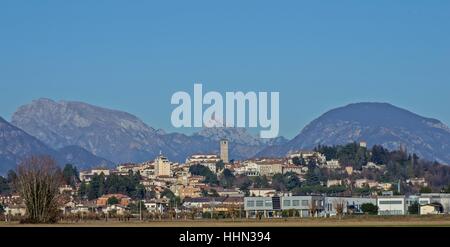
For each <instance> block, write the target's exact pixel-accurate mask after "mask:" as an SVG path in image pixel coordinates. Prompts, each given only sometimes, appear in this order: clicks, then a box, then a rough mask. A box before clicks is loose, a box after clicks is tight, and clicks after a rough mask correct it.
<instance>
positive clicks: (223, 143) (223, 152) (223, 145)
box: [220, 139, 229, 163]
mask: <svg viewBox="0 0 450 247" xmlns="http://www.w3.org/2000/svg"><path fill="white" fill-rule="evenodd" d="M220 159H221V160H222V161H223V162H224V163H228V162H229V160H228V140H227V139H222V140H220Z"/></svg>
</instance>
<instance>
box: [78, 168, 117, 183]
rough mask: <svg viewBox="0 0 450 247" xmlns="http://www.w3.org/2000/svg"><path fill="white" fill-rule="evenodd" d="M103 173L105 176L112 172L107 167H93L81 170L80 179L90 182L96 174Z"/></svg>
mask: <svg viewBox="0 0 450 247" xmlns="http://www.w3.org/2000/svg"><path fill="white" fill-rule="evenodd" d="M102 173H103V175H105V176H109V175H110V173H111V172H110V170H109V169H107V168H93V169H91V170H87V171H80V180H81V181H85V182H90V181H91V180H92V177H93V176H94V175H100V174H102Z"/></svg>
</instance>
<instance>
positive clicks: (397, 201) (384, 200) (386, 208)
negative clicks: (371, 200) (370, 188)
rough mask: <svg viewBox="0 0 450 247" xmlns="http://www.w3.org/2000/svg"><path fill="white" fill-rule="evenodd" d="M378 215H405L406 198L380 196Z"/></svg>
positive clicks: (378, 199)
mask: <svg viewBox="0 0 450 247" xmlns="http://www.w3.org/2000/svg"><path fill="white" fill-rule="evenodd" d="M377 206H378V215H405V214H406V200H405V196H380V197H378V198H377Z"/></svg>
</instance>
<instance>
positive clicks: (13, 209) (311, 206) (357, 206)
mask: <svg viewBox="0 0 450 247" xmlns="http://www.w3.org/2000/svg"><path fill="white" fill-rule="evenodd" d="M361 145H363V144H361ZM299 159H301V160H302V163H303V164H298V163H297V162H294V160H299ZM312 160H313V161H314V163H315V164H316V165H317V166H318V167H320V168H325V169H330V170H336V171H340V172H342V173H347V174H348V175H352V174H358V173H361V172H362V171H355V170H354V169H353V168H352V167H351V166H342V165H341V164H340V163H339V161H338V160H327V159H326V157H325V155H323V154H321V153H318V152H314V151H299V152H295V153H291V154H289V155H288V156H287V157H285V158H270V159H251V160H244V161H235V162H229V159H228V141H227V140H222V141H220V154H219V155H217V154H195V155H191V156H190V157H188V158H187V159H186V161H185V162H184V163H175V162H171V161H170V160H169V159H167V158H166V157H164V156H163V155H162V154H160V155H159V156H157V157H156V158H155V159H154V160H152V161H147V162H143V163H139V164H132V163H130V164H121V165H118V166H117V167H116V168H115V169H108V168H94V169H90V170H87V171H80V173H79V178H80V180H81V181H84V182H85V183H90V182H91V180H92V177H93V176H95V175H96V174H97V175H100V174H103V175H104V176H105V177H106V178H107V177H108V176H111V175H112V174H117V175H124V176H125V175H128V174H129V173H130V172H133V173H139V174H140V176H141V181H140V183H141V184H142V185H143V186H144V188H145V190H146V191H152V192H154V194H155V196H154V197H152V199H144V200H142V204H143V205H144V206H145V210H146V211H148V212H154V213H159V214H163V213H164V212H167V211H168V210H169V209H173V208H174V203H173V202H171V201H170V200H169V199H168V198H166V197H165V196H163V195H162V193H163V192H164V191H165V190H167V189H170V191H172V192H173V193H174V195H175V196H177V197H179V198H180V199H181V200H182V205H181V206H179V205H176V206H175V209H174V210H175V211H183V210H184V211H191V212H192V211H196V212H203V213H205V212H212V213H214V212H215V213H230V212H239V215H240V216H242V215H243V214H245V216H246V217H256V216H257V215H261V214H262V215H263V216H265V217H276V216H278V215H280V212H283V211H286V210H290V211H293V212H296V213H297V214H298V215H299V216H301V217H308V216H333V215H336V208H337V204H339V205H345V206H344V207H343V212H344V213H349V212H351V213H361V205H362V204H367V203H371V204H373V205H376V206H378V214H380V215H404V214H407V211H408V210H407V209H408V207H409V206H410V205H412V204H413V203H416V202H417V203H418V204H420V205H421V206H420V207H419V208H420V212H418V213H421V214H438V213H449V208H450V195H448V194H422V195H418V196H417V195H414V196H408V197H406V196H393V195H387V194H388V193H384V194H385V195H383V196H376V195H373V197H367V198H362V197H328V196H325V195H309V196H292V195H289V194H286V193H283V192H280V191H276V190H275V189H273V188H252V187H250V188H249V189H248V190H246V191H245V192H244V191H241V190H240V189H239V188H236V187H232V188H223V187H217V186H216V187H214V186H211V185H209V184H207V183H205V182H204V180H205V177H203V176H199V175H194V174H191V173H190V169H189V168H190V167H191V166H192V165H202V166H205V167H207V168H208V169H209V170H210V171H211V172H212V173H214V174H217V175H218V174H220V173H221V172H222V171H223V170H224V169H229V170H230V171H231V172H232V173H233V174H234V175H235V176H239V175H245V176H248V177H257V176H266V177H268V178H270V177H271V176H273V175H275V174H284V173H287V172H291V173H294V174H296V175H297V176H298V177H299V179H300V181H304V180H305V178H304V177H305V175H306V174H307V172H308V169H309V168H308V165H306V164H309V163H310V161H312ZM219 163H222V166H220V167H219V166H218V164H219ZM364 169H376V170H384V169H385V166H383V165H379V164H375V163H372V162H368V163H367V164H366V165H365V166H364V167H363V170H364ZM407 182H408V183H411V184H413V185H415V186H426V184H427V183H426V181H425V179H423V178H411V179H410V180H409V181H407ZM322 185H323V186H326V187H332V186H341V185H351V186H353V187H355V188H363V187H370V188H376V189H379V190H381V191H385V192H387V191H390V190H391V189H392V186H393V184H391V183H380V182H377V181H372V180H369V179H366V178H360V179H356V180H352V181H350V179H345V180H338V179H334V180H328V181H327V182H326V183H323V184H322ZM78 190H79V186H76V187H71V186H68V185H65V186H62V187H61V188H60V193H61V194H65V195H67V197H66V198H68V199H67V200H66V201H64V203H63V205H62V206H61V211H62V212H63V213H64V214H79V213H109V212H115V213H116V214H119V215H120V214H126V213H127V212H129V210H130V207H129V205H130V204H131V203H134V204H136V203H137V201H133V200H132V199H131V198H130V197H128V196H127V195H122V194H108V195H103V196H101V197H100V198H97V199H96V200H92V201H87V200H79V199H78V200H76V199H74V198H77V197H76V195H77V193H78ZM205 191H206V192H211V191H213V192H214V195H205ZM110 198H115V201H116V202H117V203H114V204H113V205H110V204H109V203H108V201H109V200H110ZM0 204H2V205H5V207H4V213H5V214H9V215H24V214H25V213H26V210H25V207H24V206H23V202H21V200H20V198H19V197H18V196H3V197H0ZM138 204H139V205H141V203H138Z"/></svg>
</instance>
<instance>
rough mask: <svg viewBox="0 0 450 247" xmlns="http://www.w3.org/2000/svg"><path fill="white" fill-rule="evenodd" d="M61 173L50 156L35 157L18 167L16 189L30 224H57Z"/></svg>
mask: <svg viewBox="0 0 450 247" xmlns="http://www.w3.org/2000/svg"><path fill="white" fill-rule="evenodd" d="M61 182H62V176H61V171H60V170H59V168H58V166H57V165H56V162H55V161H54V160H53V159H52V158H51V157H49V156H33V157H31V158H28V159H25V160H24V161H23V162H22V163H20V164H19V165H18V167H17V179H16V188H17V190H18V192H19V193H20V195H21V196H22V198H23V199H24V202H25V206H26V208H27V220H26V222H28V223H55V222H56V221H57V216H58V194H59V191H58V188H59V186H60V184H61Z"/></svg>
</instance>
